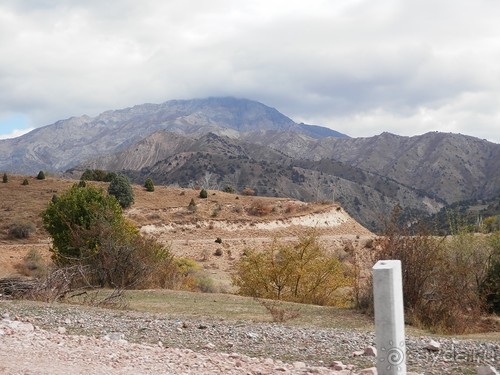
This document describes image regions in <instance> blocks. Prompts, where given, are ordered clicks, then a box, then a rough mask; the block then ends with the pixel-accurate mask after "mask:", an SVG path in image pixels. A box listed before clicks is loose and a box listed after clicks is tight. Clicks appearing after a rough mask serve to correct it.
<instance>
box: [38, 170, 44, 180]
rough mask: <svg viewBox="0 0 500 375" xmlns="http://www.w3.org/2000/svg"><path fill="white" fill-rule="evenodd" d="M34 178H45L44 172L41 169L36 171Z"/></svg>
mask: <svg viewBox="0 0 500 375" xmlns="http://www.w3.org/2000/svg"><path fill="white" fill-rule="evenodd" d="M36 179H37V180H45V173H44V172H43V171H40V172H38V175H37V176H36Z"/></svg>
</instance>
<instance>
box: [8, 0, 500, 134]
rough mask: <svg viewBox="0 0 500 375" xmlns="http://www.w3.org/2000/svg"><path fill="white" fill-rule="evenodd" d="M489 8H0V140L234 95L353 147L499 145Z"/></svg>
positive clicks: (284, 3)
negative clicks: (399, 138) (435, 136)
mask: <svg viewBox="0 0 500 375" xmlns="http://www.w3.org/2000/svg"><path fill="white" fill-rule="evenodd" d="M499 14H500V2H499V1H497V0H458V1H457V0H453V1H452V0H440V1H435V0H405V1H401V0H335V1H332V0H308V1H304V0H252V1H248V0H245V1H243V0H211V1H207V0H141V1H137V0H108V1H102V0H86V1H76V0H2V1H1V2H0V51H1V52H0V139H1V138H8V137H14V136H18V135H20V134H22V133H25V132H27V131H29V130H32V129H34V128H36V127H40V126H44V125H48V124H52V123H54V122H56V121H58V120H61V119H65V118H68V117H72V116H81V115H83V114H87V115H89V116H97V115H98V114H99V113H101V112H104V111H106V110H110V109H120V108H125V107H130V106H133V105H136V104H142V103H162V102H165V101H167V100H171V99H193V98H205V97H211V96H234V97H239V98H247V99H252V100H257V101H259V102H261V103H263V104H266V105H268V106H270V107H274V108H276V109H277V110H279V111H280V112H282V113H283V114H285V115H286V116H288V117H290V118H291V119H293V120H294V121H296V122H304V123H308V124H314V125H323V126H327V127H329V128H332V129H334V130H337V131H340V132H342V133H345V134H348V135H350V136H352V137H369V136H373V135H377V134H380V133H382V132H385V131H388V132H391V133H395V134H399V135H405V136H412V135H418V134H423V133H426V132H429V131H442V132H453V133H461V134H467V135H472V136H475V137H478V138H481V139H487V140H489V141H492V142H496V143H500V63H499V62H500V22H498V16H499Z"/></svg>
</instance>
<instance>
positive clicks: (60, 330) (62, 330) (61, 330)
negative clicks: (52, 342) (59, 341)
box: [57, 327, 66, 335]
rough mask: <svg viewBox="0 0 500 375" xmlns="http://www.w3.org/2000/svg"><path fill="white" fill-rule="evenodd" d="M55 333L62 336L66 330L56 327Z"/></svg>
mask: <svg viewBox="0 0 500 375" xmlns="http://www.w3.org/2000/svg"><path fill="white" fill-rule="evenodd" d="M57 333H59V334H60V335H64V334H65V333H66V328H64V327H57Z"/></svg>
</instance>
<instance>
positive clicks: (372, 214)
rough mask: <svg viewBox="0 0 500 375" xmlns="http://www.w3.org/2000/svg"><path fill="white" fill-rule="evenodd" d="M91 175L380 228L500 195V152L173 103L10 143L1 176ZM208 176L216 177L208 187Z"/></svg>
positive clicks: (456, 140) (84, 120)
mask: <svg viewBox="0 0 500 375" xmlns="http://www.w3.org/2000/svg"><path fill="white" fill-rule="evenodd" d="M87 168H90V169H103V170H109V171H119V172H122V173H126V174H127V175H128V176H130V177H131V178H132V179H133V180H134V181H135V182H136V183H138V184H142V183H143V182H144V180H145V179H146V178H147V177H151V178H153V180H154V181H155V182H156V183H158V184H163V185H174V186H181V187H192V186H201V185H205V183H207V187H210V188H212V189H215V190H217V189H223V188H225V187H226V186H229V187H231V188H233V189H235V190H236V191H238V192H241V191H242V190H243V189H245V188H247V187H248V188H251V189H252V190H253V191H254V192H255V193H256V194H258V195H262V196H272V197H289V198H293V199H298V200H302V201H332V200H335V201H336V202H338V203H340V204H341V205H342V207H343V208H344V209H345V210H346V211H347V212H348V213H349V214H350V215H351V216H352V217H354V218H355V219H356V220H357V221H359V222H360V223H362V224H363V225H364V226H366V227H368V228H370V229H371V230H374V231H379V230H381V229H382V228H383V221H384V218H385V217H387V216H388V215H389V213H390V212H391V210H392V209H393V208H394V206H396V205H399V206H401V208H402V209H403V211H404V216H405V217H406V218H407V221H408V223H412V222H415V221H416V220H419V219H422V218H424V220H426V218H428V217H429V215H432V214H435V213H437V212H438V211H439V210H440V209H442V208H443V207H446V206H447V205H450V204H453V203H455V202H459V201H464V200H471V199H473V200H485V199H486V200H487V199H492V198H494V197H496V196H498V195H499V194H500V145H498V144H495V143H491V142H487V141H485V140H480V139H477V138H473V137H469V136H465V135H460V134H445V133H437V132H434V133H427V134H423V135H420V136H415V137H402V136H398V135H394V134H390V133H383V134H380V135H378V136H374V137H368V138H349V137H347V136H345V135H343V134H340V133H338V132H335V131H334V130H331V129H328V128H325V127H321V126H316V125H306V124H302V123H300V124H298V123H296V122H294V121H293V120H291V119H290V118H288V117H287V116H285V115H283V114H281V113H279V112H278V111H277V110H276V109H274V108H270V107H268V106H266V105H264V104H262V103H258V102H255V101H251V100H246V99H236V98H208V99H194V100H173V101H168V102H165V103H162V104H142V105H137V106H134V107H131V108H125V109H120V110H114V111H107V112H104V113H102V114H100V115H98V116H95V117H88V116H81V117H74V118H71V119H68V120H61V121H58V122H57V123H55V124H53V125H48V126H46V127H43V128H39V129H36V130H35V131H33V132H31V133H28V134H26V135H23V136H21V137H18V138H15V139H10V140H0V170H4V171H9V172H17V173H21V172H22V173H29V174H33V175H34V174H36V173H38V171H39V170H44V171H47V172H53V173H58V174H62V173H63V172H67V174H66V176H71V177H74V178H79V177H80V174H81V173H82V172H83V171H84V170H85V169H87ZM207 178H208V181H207Z"/></svg>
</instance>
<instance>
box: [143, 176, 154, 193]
mask: <svg viewBox="0 0 500 375" xmlns="http://www.w3.org/2000/svg"><path fill="white" fill-rule="evenodd" d="M144 187H145V188H146V191H149V192H152V191H155V185H154V183H153V180H152V179H151V178H148V179H147V180H146V182H144Z"/></svg>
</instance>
